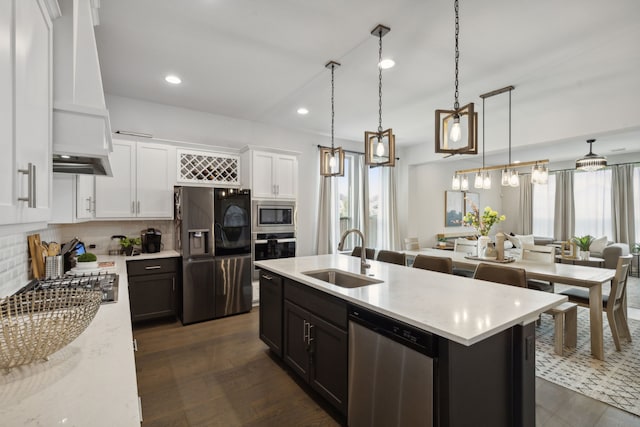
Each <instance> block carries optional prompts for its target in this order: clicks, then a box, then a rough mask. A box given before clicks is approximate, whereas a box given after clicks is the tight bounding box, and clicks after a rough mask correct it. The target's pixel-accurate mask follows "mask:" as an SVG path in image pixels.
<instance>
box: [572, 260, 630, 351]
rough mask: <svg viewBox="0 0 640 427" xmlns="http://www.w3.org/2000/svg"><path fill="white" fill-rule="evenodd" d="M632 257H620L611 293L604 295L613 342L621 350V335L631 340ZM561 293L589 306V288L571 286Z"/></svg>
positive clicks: (603, 306) (575, 301)
mask: <svg viewBox="0 0 640 427" xmlns="http://www.w3.org/2000/svg"><path fill="white" fill-rule="evenodd" d="M632 259H633V256H632V255H625V256H621V257H620V258H618V265H617V267H616V275H615V277H614V278H613V280H612V281H611V292H609V295H606V294H605V295H602V309H603V310H604V311H606V312H607V320H609V326H610V327H611V335H613V342H614V344H615V346H616V350H617V351H620V337H624V338H627V339H628V340H629V342H631V332H629V324H628V323H627V312H626V307H625V305H626V298H625V295H626V287H627V278H628V277H629V268H631V260H632ZM560 293H561V294H562V295H566V296H568V297H569V301H571V302H574V303H576V304H578V305H582V306H585V307H589V291H588V290H587V289H578V288H570V289H567V290H566V291H562V292H560Z"/></svg>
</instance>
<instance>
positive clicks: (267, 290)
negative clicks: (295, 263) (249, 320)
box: [260, 271, 283, 357]
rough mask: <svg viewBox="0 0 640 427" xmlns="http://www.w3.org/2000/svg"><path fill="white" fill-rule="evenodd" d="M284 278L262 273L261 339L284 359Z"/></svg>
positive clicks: (266, 272) (265, 272)
mask: <svg viewBox="0 0 640 427" xmlns="http://www.w3.org/2000/svg"><path fill="white" fill-rule="evenodd" d="M282 293H283V292H282V277H280V276H278V275H276V274H273V273H270V272H268V271H261V272H260V339H261V340H262V341H263V342H264V343H265V344H267V345H268V346H269V348H271V350H272V351H273V352H274V353H276V354H277V355H278V356H280V357H282Z"/></svg>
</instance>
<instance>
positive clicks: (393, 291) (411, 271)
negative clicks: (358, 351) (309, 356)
mask: <svg viewBox="0 0 640 427" xmlns="http://www.w3.org/2000/svg"><path fill="white" fill-rule="evenodd" d="M367 261H368V262H369V263H370V264H371V268H369V269H368V271H367V274H368V275H372V276H373V277H374V278H376V279H379V280H382V281H383V282H382V283H378V284H372V285H367V286H362V287H359V288H352V289H347V288H343V287H340V286H336V285H332V284H330V283H327V282H324V281H321V280H317V279H314V278H311V277H309V276H306V275H304V274H302V272H306V271H313V270H320V269H325V268H336V269H339V270H346V271H349V272H352V273H357V274H359V273H360V258H356V257H352V256H348V255H319V256H309V257H298V258H281V259H276V260H269V261H256V262H255V265H256V267H260V268H265V269H267V270H270V271H272V272H274V273H277V274H280V275H282V276H284V277H288V278H290V279H292V280H295V281H296V282H300V283H303V284H306V285H308V286H309V287H312V288H315V289H318V290H321V291H323V292H326V293H328V294H331V295H334V296H337V297H339V298H341V299H343V300H345V301H348V302H352V303H354V304H358V305H360V306H362V307H366V308H369V309H372V310H374V311H376V312H378V313H382V314H385V315H387V316H390V317H393V318H395V319H398V320H401V321H403V322H406V323H408V324H410V325H413V326H416V327H418V328H420V329H423V330H425V331H429V332H432V333H434V334H436V335H439V336H442V337H444V338H447V339H450V340H452V341H455V342H458V343H460V344H463V345H472V344H475V343H477V342H479V341H482V340H484V339H485V338H487V337H490V336H492V335H495V334H496V333H498V332H501V331H503V330H505V329H508V328H510V327H512V326H514V325H518V324H527V323H531V322H533V321H535V320H536V319H537V318H538V315H539V314H540V313H542V312H544V311H546V310H548V309H549V308H551V307H553V306H555V305H557V304H559V303H561V302H563V301H566V300H567V297H566V296H564V295H556V294H551V293H548V292H540V291H534V290H530V289H524V288H518V287H515V286H507V285H501V284H496V283H491V282H485V281H482V280H475V279H467V278H464V277H459V276H454V275H450V274H443V273H436V272H432V271H427V270H421V269H416V268H411V267H404V266H400V265H395V264H389V263H384V262H378V261H370V260H367Z"/></svg>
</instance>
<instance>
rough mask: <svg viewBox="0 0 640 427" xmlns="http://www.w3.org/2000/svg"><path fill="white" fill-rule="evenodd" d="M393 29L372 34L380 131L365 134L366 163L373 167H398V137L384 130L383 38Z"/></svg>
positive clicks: (374, 31) (378, 29)
mask: <svg viewBox="0 0 640 427" xmlns="http://www.w3.org/2000/svg"><path fill="white" fill-rule="evenodd" d="M389 31H391V29H390V28H389V27H385V26H384V25H378V26H377V27H375V28H374V29H373V30H372V31H371V34H372V35H373V36H377V37H378V131H377V132H369V131H365V132H364V162H365V164H367V165H373V166H395V165H396V137H395V135H394V134H393V131H392V130H391V128H389V129H387V130H385V131H383V130H382V67H381V66H380V63H381V62H382V37H384V35H385V34H387V33H388V32H389Z"/></svg>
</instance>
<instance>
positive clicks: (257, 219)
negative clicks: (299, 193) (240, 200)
mask: <svg viewBox="0 0 640 427" xmlns="http://www.w3.org/2000/svg"><path fill="white" fill-rule="evenodd" d="M253 218H254V227H253V231H254V233H258V232H264V233H274V232H292V231H294V230H295V228H296V223H295V219H296V203H295V202H292V201H279V200H268V201H267V200H254V202H253Z"/></svg>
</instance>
